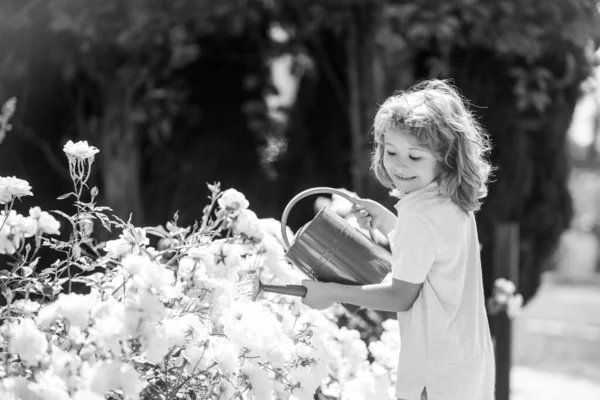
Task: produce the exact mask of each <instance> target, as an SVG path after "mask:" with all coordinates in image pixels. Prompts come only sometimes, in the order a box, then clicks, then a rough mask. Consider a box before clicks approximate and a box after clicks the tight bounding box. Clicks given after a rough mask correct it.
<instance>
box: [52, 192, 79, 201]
mask: <svg viewBox="0 0 600 400" xmlns="http://www.w3.org/2000/svg"><path fill="white" fill-rule="evenodd" d="M71 195H73V196H75V193H73V192H71V193H66V194H63V195H62V196H58V197H57V198H56V200H64V199H66V198H67V197H69V196H71Z"/></svg>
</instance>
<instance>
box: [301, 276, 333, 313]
mask: <svg viewBox="0 0 600 400" xmlns="http://www.w3.org/2000/svg"><path fill="white" fill-rule="evenodd" d="M301 283H302V285H303V286H305V287H306V289H307V292H306V296H304V297H303V298H302V300H301V301H302V303H303V304H306V305H307V306H309V307H310V308H314V309H315V310H324V309H326V308H329V307H331V306H333V305H334V304H335V300H334V299H332V298H331V290H330V289H329V285H331V284H330V283H326V282H318V281H311V280H308V279H305V280H303V281H302V282H301Z"/></svg>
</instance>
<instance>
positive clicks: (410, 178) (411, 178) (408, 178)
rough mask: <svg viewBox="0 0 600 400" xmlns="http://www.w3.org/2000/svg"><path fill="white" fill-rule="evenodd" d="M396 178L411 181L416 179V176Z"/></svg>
mask: <svg viewBox="0 0 600 400" xmlns="http://www.w3.org/2000/svg"><path fill="white" fill-rule="evenodd" d="M396 178H398V179H400V180H401V181H411V180H413V179H415V178H416V176H400V175H396Z"/></svg>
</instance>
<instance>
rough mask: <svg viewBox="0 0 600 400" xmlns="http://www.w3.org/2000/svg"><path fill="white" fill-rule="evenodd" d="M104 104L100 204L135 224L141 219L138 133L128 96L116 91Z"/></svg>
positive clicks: (101, 137) (101, 139) (142, 216)
mask: <svg viewBox="0 0 600 400" xmlns="http://www.w3.org/2000/svg"><path fill="white" fill-rule="evenodd" d="M113 94H114V95H111V96H108V97H107V98H108V99H109V101H107V102H106V104H105V109H104V115H103V121H102V125H101V126H102V128H101V129H102V131H101V132H99V133H100V146H101V147H100V153H99V155H100V161H101V168H102V172H101V173H102V190H101V194H102V195H103V198H104V203H105V204H106V205H108V206H109V207H111V208H112V209H113V212H114V214H115V215H116V216H118V217H119V218H121V219H123V220H125V221H127V220H128V219H129V216H130V214H132V216H131V221H132V223H133V224H134V225H135V224H137V223H141V222H142V221H143V220H144V210H143V204H142V196H141V182H140V179H141V175H140V174H141V148H140V145H141V144H140V138H139V132H138V130H137V129H136V127H135V125H134V124H132V123H131V120H130V118H129V115H130V113H129V110H130V109H131V98H130V96H128V94H127V93H126V91H124V90H116V91H115V93H113Z"/></svg>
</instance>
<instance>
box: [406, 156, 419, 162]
mask: <svg viewBox="0 0 600 400" xmlns="http://www.w3.org/2000/svg"><path fill="white" fill-rule="evenodd" d="M408 158H410V159H411V160H413V161H418V160H420V159H421V157H414V156H408Z"/></svg>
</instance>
